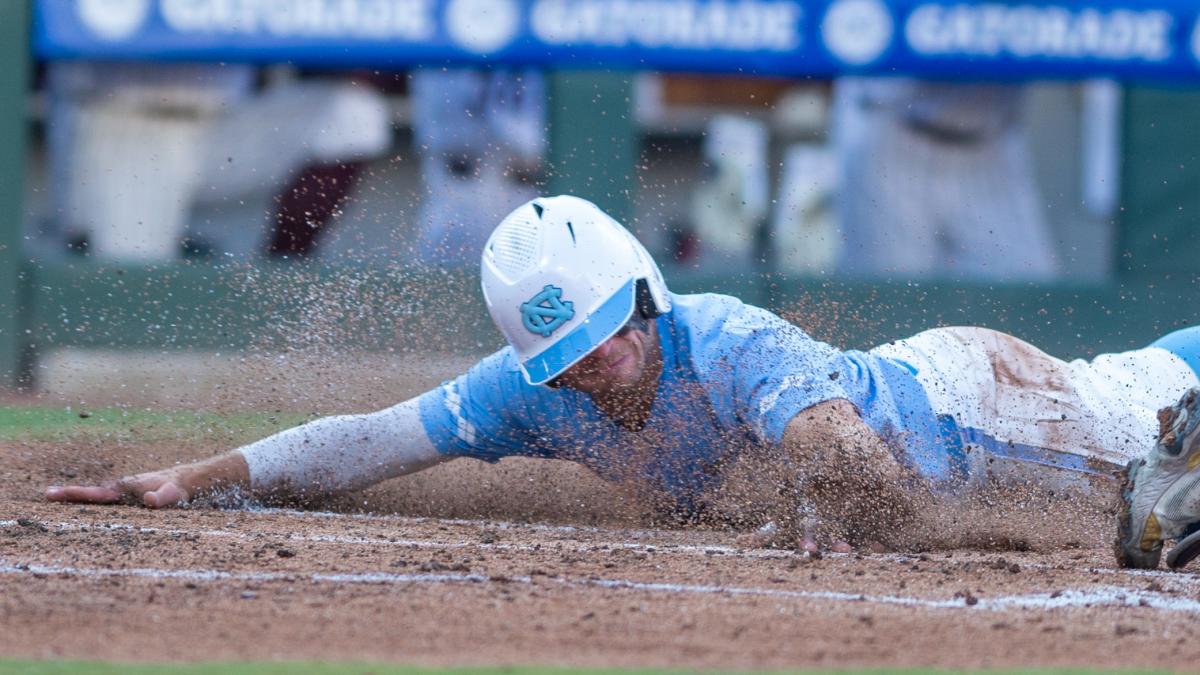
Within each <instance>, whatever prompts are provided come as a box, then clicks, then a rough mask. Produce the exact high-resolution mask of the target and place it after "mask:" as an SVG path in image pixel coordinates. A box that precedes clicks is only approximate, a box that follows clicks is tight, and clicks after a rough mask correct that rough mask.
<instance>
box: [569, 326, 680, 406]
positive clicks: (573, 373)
mask: <svg viewBox="0 0 1200 675" xmlns="http://www.w3.org/2000/svg"><path fill="white" fill-rule="evenodd" d="M657 335H658V332H657V330H656V329H655V326H654V322H653V321H651V322H650V323H648V324H645V325H644V326H642V327H638V326H636V324H627V325H626V326H625V327H624V328H622V329H621V330H620V331H618V332H617V334H616V335H614V336H612V337H610V338H609V339H607V340H605V341H604V342H603V343H601V344H600V346H599V347H597V348H596V349H595V351H593V352H592V353H591V354H588V355H587V356H586V357H584V359H583V360H582V361H580V362H579V363H577V364H575V365H573V366H571V368H570V370H568V371H567V372H565V373H563V374H562V376H560V377H559V383H560V384H562V385H565V386H567V387H570V388H572V389H577V390H579V391H582V392H584V393H586V394H592V395H597V394H600V395H603V394H613V393H617V392H618V391H620V390H623V389H629V388H632V387H635V386H637V385H638V384H642V383H643V380H645V379H646V378H647V377H648V376H650V375H652V373H651V372H650V370H651V369H650V368H649V366H650V365H651V362H652V359H653V358H654V357H655V356H656V354H657V352H656V351H655V349H654V346H655V339H656V336H657Z"/></svg>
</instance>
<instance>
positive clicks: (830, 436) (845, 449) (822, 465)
mask: <svg viewBox="0 0 1200 675" xmlns="http://www.w3.org/2000/svg"><path fill="white" fill-rule="evenodd" d="M783 448H784V451H785V453H786V455H787V456H788V458H789V459H790V460H791V462H792V463H793V466H794V467H795V469H796V475H797V483H796V491H797V495H796V497H797V500H798V502H799V503H798V505H797V506H798V507H800V509H799V513H800V515H799V517H798V518H797V519H796V522H795V523H794V524H793V533H794V536H796V537H797V538H799V539H801V540H802V544H803V545H805V546H810V547H811V546H813V545H814V543H815V542H814V539H816V538H818V537H820V538H823V539H824V540H825V543H840V542H843V541H851V542H855V543H859V544H865V543H878V542H894V541H896V540H897V532H898V530H899V529H900V528H902V527H903V526H904V525H905V524H906V523H908V522H910V521H912V520H913V519H914V517H915V516H916V515H917V514H918V513H919V512H920V508H921V505H922V500H923V499H925V498H926V497H928V495H927V493H925V492H923V491H922V490H921V489H914V484H917V483H918V482H917V481H914V480H913V476H912V474H911V472H910V471H909V470H907V469H906V468H905V467H904V466H903V465H901V464H900V462H899V461H897V460H896V458H895V456H894V455H893V454H892V452H891V450H890V449H889V448H888V447H887V445H886V444H885V443H884V442H883V440H882V439H881V438H879V436H878V435H876V434H875V431H874V430H873V429H871V427H870V426H868V425H867V423H866V422H864V421H863V419H862V417H861V416H859V414H858V409H857V408H855V407H854V405H853V404H851V403H850V402H849V401H846V400H843V399H835V400H832V401H826V402H824V403H820V404H817V405H815V406H812V407H810V408H808V409H807V410H804V411H802V412H800V413H799V414H797V415H796V416H795V417H794V418H792V420H791V421H790V422H789V423H788V426H787V428H786V430H785V431H784V435H783Z"/></svg>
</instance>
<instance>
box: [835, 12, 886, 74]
mask: <svg viewBox="0 0 1200 675" xmlns="http://www.w3.org/2000/svg"><path fill="white" fill-rule="evenodd" d="M893 32H894V26H893V23H892V14H891V12H889V11H888V8H887V7H886V6H885V5H884V4H883V3H882V2H880V0H836V1H835V2H834V3H833V4H832V5H830V6H829V11H827V12H825V19H824V20H823V21H822V22H821V37H822V39H823V40H824V41H825V47H826V48H827V49H828V50H829V53H831V54H833V55H834V56H835V57H836V58H838V59H841V60H842V61H843V62H845V63H847V64H849V65H852V66H862V65H866V64H868V63H871V62H872V61H874V60H876V59H878V58H879V57H880V56H882V55H883V53H884V52H885V51H886V50H887V48H888V46H889V45H890V44H891V43H892V34H893Z"/></svg>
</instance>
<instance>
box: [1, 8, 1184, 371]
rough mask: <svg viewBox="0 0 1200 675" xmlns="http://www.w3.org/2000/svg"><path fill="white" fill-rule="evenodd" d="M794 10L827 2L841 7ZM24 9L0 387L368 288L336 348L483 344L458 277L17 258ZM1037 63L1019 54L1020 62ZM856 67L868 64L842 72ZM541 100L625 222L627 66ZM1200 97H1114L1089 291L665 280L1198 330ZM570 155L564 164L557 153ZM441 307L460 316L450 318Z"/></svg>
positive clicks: (877, 336) (1053, 344)
mask: <svg viewBox="0 0 1200 675" xmlns="http://www.w3.org/2000/svg"><path fill="white" fill-rule="evenodd" d="M698 2H702V0H698ZM797 4H798V5H803V6H804V7H811V8H816V9H821V10H825V9H830V8H832V7H833V5H836V4H837V3H836V2H834V3H830V2H826V1H824V0H822V1H814V2H798V3H797ZM893 4H895V5H899V6H901V7H902V8H904V9H905V11H910V12H911V11H912V10H913V9H914V8H916V9H919V7H917V5H920V4H921V3H919V2H917V1H916V0H913V1H908V0H906V1H905V2H898V3H893ZM925 4H926V5H934V4H936V3H932V2H930V3H925ZM959 4H961V3H959ZM1025 4H1028V3H1025ZM1034 4H1036V5H1054V4H1061V3H1034ZM1096 4H1097V5H1098V6H1099V7H1100V8H1101V9H1104V8H1110V9H1111V8H1113V7H1115V6H1116V5H1118V4H1120V3H1114V2H1107V0H1106V1H1105V2H1097V3H1096ZM1152 4H1153V3H1150V4H1147V3H1140V4H1139V5H1136V6H1137V7H1141V8H1142V10H1143V11H1145V12H1153V11H1158V9H1162V11H1164V12H1173V13H1172V14H1171V16H1172V17H1174V18H1173V21H1175V22H1176V24H1177V25H1176V24H1172V25H1173V26H1174V28H1172V31H1173V32H1172V33H1171V39H1172V41H1173V42H1172V44H1180V45H1184V44H1188V45H1190V44H1191V43H1189V42H1188V40H1191V39H1193V38H1194V37H1195V33H1196V29H1195V26H1196V25H1197V15H1198V14H1200V10H1197V9H1194V8H1191V7H1189V6H1188V5H1186V4H1185V3H1179V2H1160V3H1158V5H1161V7H1160V8H1158V9H1156V7H1155V6H1151V5H1152ZM816 9H814V11H816ZM32 16H33V5H32V4H31V3H28V2H24V1H19V0H14V1H12V2H4V3H0V176H3V177H4V180H3V181H0V310H2V312H3V313H2V314H0V374H2V375H3V377H4V379H5V380H6V381H7V382H10V383H14V384H19V383H28V382H29V378H30V377H31V374H33V373H35V372H36V368H35V364H36V359H37V354H38V353H39V352H41V351H44V350H48V349H55V348H61V347H105V348H140V349H155V350H163V349H185V348H197V349H217V350H229V349H240V348H243V347H245V346H247V345H252V344H257V345H265V346H272V345H271V343H272V341H276V340H277V341H279V346H283V347H287V346H289V342H288V341H289V340H291V339H294V337H295V336H297V335H302V334H305V333H306V331H308V330H319V329H320V326H319V325H318V324H322V325H327V324H328V323H329V322H330V321H331V320H332V321H339V320H341V321H344V322H346V321H348V322H350V323H351V324H353V321H354V318H353V317H338V316H336V313H337V312H338V311H345V308H346V307H347V306H352V305H353V302H350V303H347V302H345V300H347V299H350V300H353V299H355V298H359V299H362V298H364V297H366V298H367V299H369V300H372V301H385V305H386V306H387V307H390V308H392V309H393V311H392V312H391V313H390V315H389V316H385V317H380V318H377V319H376V320H374V321H373V322H370V323H369V325H368V326H367V327H366V328H365V329H363V330H353V331H345V330H343V331H341V332H337V333H334V334H333V339H334V340H335V341H337V344H336V345H333V346H338V347H343V346H344V347H362V348H369V349H395V348H397V347H399V348H401V349H404V348H406V346H407V345H409V344H411V341H412V340H414V339H415V338H414V337H413V336H415V335H421V336H422V338H421V340H422V342H421V344H420V347H422V348H436V349H445V350H447V351H471V352H483V351H486V350H488V349H491V348H494V347H495V346H497V345H498V344H499V343H500V338H499V336H498V335H497V334H496V332H495V331H494V329H492V328H491V326H490V323H489V322H488V321H487V317H486V313H485V312H484V311H483V307H482V303H481V301H480V299H479V294H478V292H477V290H476V289H477V285H476V281H475V280H474V279H473V278H472V275H470V274H466V275H462V274H453V273H448V272H429V271H420V270H408V269H400V268H389V269H364V268H336V267H328V266H316V265H297V264H290V265H281V264H270V263H262V264H257V265H244V266H229V265H224V266H217V265H213V264H210V263H205V262H201V261H180V262H178V263H172V264H164V265H157V266H144V265H119V264H107V263H103V262H99V261H95V260H89V259H86V258H81V259H78V260H74V261H67V262H57V263H46V262H38V263H35V262H33V261H31V260H28V259H27V258H26V257H25V256H24V255H23V252H22V232H21V226H20V222H21V217H22V212H21V194H22V189H21V176H22V171H23V169H24V166H23V164H24V158H25V144H26V142H27V139H26V133H27V121H26V120H27V115H28V110H29V109H28V100H27V94H28V88H29V86H30V84H29V83H30V71H31V67H32V58H31V34H32V31H31V28H30V27H31V20H32ZM1150 19H1153V17H1150ZM1150 19H1147V21H1149V20H1150ZM1196 44H1197V45H1200V42H1196ZM1178 49H1180V50H1183V49H1185V48H1184V47H1179V48H1178ZM1187 49H1191V47H1187ZM1147 53H1149V52H1147ZM592 56H595V54H593V55H592ZM678 56H679V55H678V54H675V55H667V56H666V57H660V58H659V62H655V61H654V60H653V59H647V58H642V59H641V60H640V61H639V60H638V59H636V58H633V57H629V56H628V55H626V56H625V57H624V58H625V61H624V62H622V61H621V59H615V61H614V62H616V63H618V65H621V67H625V68H628V67H633V66H635V65H637V64H638V63H641V64H645V65H647V66H653V67H657V68H662V69H670V68H682V67H683V66H684V65H685V62H684V61H682V60H680V59H679V58H678ZM810 56H811V55H810ZM818 56H819V55H818ZM1176 56H1179V58H1177V59H1170V60H1169V61H1164V62H1163V63H1160V64H1158V67H1157V69H1156V68H1155V64H1154V63H1146V62H1145V59H1144V58H1143V59H1142V60H1141V61H1137V62H1131V63H1129V64H1125V65H1124V66H1122V67H1123V68H1126V69H1127V71H1128V72H1126V71H1125V70H1121V68H1118V67H1116V66H1104V64H1103V63H1101V64H1100V65H1099V66H1097V65H1096V63H1094V62H1093V63H1091V65H1090V66H1089V65H1088V63H1083V64H1082V65H1081V64H1079V63H1068V64H1066V65H1064V64H1062V63H1058V62H1056V61H1050V62H1048V63H1051V64H1052V66H1053V67H1049V68H1048V69H1047V70H1046V74H1047V75H1053V76H1057V77H1084V76H1088V75H1089V74H1110V75H1117V76H1122V77H1128V78H1132V79H1134V80H1137V79H1139V78H1149V79H1165V80H1175V81H1180V82H1184V83H1191V82H1192V81H1194V80H1195V79H1196V78H1197V77H1200V47H1197V48H1196V51H1195V54H1194V56H1189V55H1188V54H1186V53H1185V54H1182V55H1176ZM904 57H905V55H904V54H899V55H892V54H890V53H889V54H888V55H887V56H886V58H885V59H884V60H881V61H879V62H878V63H877V64H875V65H874V66H872V67H876V68H879V69H883V70H887V69H896V68H897V67H896V66H895V64H890V63H888V62H887V61H886V59H891V58H900V59H901V60H900V63H901V65H903V64H904V63H905V61H904V60H903V58H904ZM908 57H911V54H909V55H908ZM820 58H823V59H824V60H823V61H822V60H820ZM820 58H818V57H817V56H812V59H813V61H812V63H810V64H809V65H808V66H807V67H808V69H809V70H811V72H812V74H814V75H818V76H827V75H830V74H832V72H835V71H834V70H831V69H835V68H836V67H837V64H834V63H832V61H831V59H830V57H829V55H828V54H825V55H824V56H823V57H820ZM673 59H674V60H673ZM964 61H965V62H968V63H970V66H969V67H967V66H964V65H963V63H962V62H955V61H954V60H953V59H950V60H949V61H947V59H941V60H939V61H938V62H937V68H935V69H933V70H932V71H931V72H932V74H940V75H955V74H957V75H958V76H965V75H967V74H969V73H971V72H980V73H983V74H984V75H993V76H999V75H1003V74H1005V73H1008V74H1010V75H1011V73H1009V71H1005V70H1004V68H1009V67H1011V65H1012V64H1007V65H1005V64H1000V65H997V64H990V65H989V64H988V63H983V64H981V63H979V59H975V60H972V59H965V60H964ZM1093 61H1094V59H1093ZM748 63H751V64H753V65H754V66H755V68H751V70H754V72H776V74H779V73H778V71H779V70H780V68H781V66H778V65H776V66H772V65H771V64H772V63H784V66H782V68H783V69H784V70H786V68H790V67H792V66H790V65H788V64H789V63H790V62H786V61H784V62H770V61H767V60H762V59H759V60H756V61H755V60H752V61H749V62H748ZM1035 65H1036V64H1035ZM700 66H701V67H699V69H701V70H719V69H720V68H718V67H717V66H714V65H713V64H712V63H711V62H707V61H706V62H704V63H702V64H700ZM842 67H845V64H842ZM1030 67H1032V66H1028V64H1026V69H1027V70H1028V68H1030ZM939 68H940V69H942V70H941V71H939V70H938V69H939ZM956 68H957V69H958V70H955V69H956ZM989 68H991V70H989ZM1188 68H1193V69H1194V70H1196V73H1191V72H1190V71H1189V70H1188ZM945 69H950V70H949V71H946V70H945ZM726 70H728V68H726ZM734 70H736V69H734ZM797 70H798V72H799V71H804V68H799V67H798V68H797ZM866 70H869V68H858V69H853V68H852V69H851V71H853V72H858V71H864V72H865V71H866ZM900 70H903V68H900ZM915 70H916V71H917V72H921V71H920V69H919V68H916V69H915ZM1012 72H1016V71H1012ZM785 74H787V73H785ZM793 74H797V73H793ZM551 94H552V96H553V106H552V110H553V111H554V112H553V113H552V119H551V130H550V133H551V165H552V166H556V167H559V170H558V171H557V172H555V173H554V175H553V178H552V182H551V185H550V189H551V190H552V191H562V192H570V191H577V190H582V191H585V192H587V193H589V194H606V195H608V196H609V197H610V198H611V199H610V201H609V203H607V204H606V206H608V207H609V208H610V209H612V210H614V211H615V212H616V214H617V215H619V216H620V215H626V214H628V212H629V208H630V204H629V195H630V194H631V192H632V184H631V182H632V178H631V175H630V172H629V171H628V167H630V166H632V165H633V162H634V161H635V152H636V148H635V142H634V133H635V131H634V129H633V128H632V122H631V121H630V116H629V115H628V114H627V113H628V110H627V106H628V97H629V85H628V81H627V78H624V77H622V76H620V75H619V74H617V75H614V74H610V73H606V72H603V71H599V70H593V71H589V72H586V73H585V72H563V71H556V74H554V75H553V76H552V79H551ZM1197 103H1198V101H1197V97H1196V95H1195V94H1193V93H1191V92H1189V91H1186V90H1184V89H1171V88H1163V87H1161V86H1158V85H1155V86H1154V87H1136V86H1134V87H1128V88H1127V89H1126V94H1125V104H1124V113H1125V116H1124V133H1123V143H1124V155H1125V157H1126V158H1127V159H1126V161H1125V163H1124V165H1123V170H1122V195H1121V203H1122V205H1123V211H1122V214H1121V217H1120V222H1119V223H1118V231H1119V241H1118V242H1117V246H1116V249H1117V255H1118V256H1119V260H1118V261H1117V265H1116V267H1117V270H1118V272H1117V275H1116V277H1115V279H1114V280H1113V281H1110V282H1105V283H1099V284H1086V285H1071V284H1069V283H1063V284H1055V285H1029V284H1016V285H995V284H930V283H921V284H917V283H909V282H904V281H897V282H892V283H884V284H864V283H847V282H842V281H837V280H823V279H807V278H789V277H786V276H781V275H776V274H771V273H769V272H761V273H759V272H756V273H736V274H735V273H722V271H707V272H706V271H699V272H698V271H690V272H684V271H682V270H672V271H669V272H668V276H669V282H670V284H671V286H672V287H673V289H674V290H677V291H684V292H686V291H699V290H720V291H723V292H731V293H735V294H738V295H740V296H741V297H743V298H745V299H746V300H747V301H750V302H754V303H757V304H761V305H764V306H767V307H770V308H772V309H776V310H778V311H781V312H784V313H785V314H788V315H789V316H792V317H793V318H795V319H797V320H798V321H800V322H801V323H803V324H804V325H805V326H806V327H807V328H809V329H810V331H811V332H813V333H814V334H815V335H816V336H818V337H822V338H825V339H830V340H834V341H836V342H838V343H839V344H842V345H845V346H848V347H868V346H871V345H874V344H877V343H880V342H883V341H887V340H890V339H895V338H898V337H902V336H904V335H906V334H910V333H912V332H914V331H917V330H921V329H923V328H927V327H932V326H935V325H946V324H973V325H982V326H988V327H993V328H997V329H1001V330H1005V331H1008V332H1010V333H1013V334H1015V335H1018V336H1020V337H1023V338H1026V339H1028V340H1030V341H1032V342H1034V343H1036V344H1038V345H1039V346H1042V347H1043V348H1045V349H1047V350H1048V351H1051V352H1053V353H1056V354H1059V355H1063V356H1073V355H1087V354H1091V353H1095V352H1097V351H1102V350H1116V349H1123V348H1128V347H1134V346H1138V345H1142V344H1145V343H1147V342H1149V341H1150V340H1152V339H1153V338H1154V337H1156V336H1158V335H1161V334H1162V333H1165V332H1167V331H1169V330H1171V329H1173V328H1176V327H1179V326H1182V325H1188V324H1196V323H1200V286H1198V285H1197V282H1198V279H1200V274H1198V270H1200V234H1198V230H1200V228H1197V227H1195V226H1193V225H1192V222H1193V221H1192V214H1194V213H1197V212H1200V166H1198V165H1197V164H1198V163H1197V162H1196V161H1195V158H1196V157H1197V156H1200V138H1197V137H1198V136H1200V134H1195V132H1194V131H1193V130H1192V127H1193V125H1194V122H1193V119H1192V118H1193V116H1194V114H1193V112H1192V111H1196V110H1200V105H1197ZM568 157H569V158H570V159H571V160H572V161H570V162H564V161H559V160H561V159H563V158H568ZM364 294H365V295H364ZM322 308H325V309H328V311H329V312H330V313H331V314H333V315H334V316H333V317H332V319H331V318H330V316H325V317H322V316H321V315H320V311H321V310H322ZM451 308H453V314H454V316H452V317H447V316H446V314H447V312H448V311H450V309H451ZM447 322H453V323H454V325H455V329H454V330H443V329H440V328H437V327H442V326H445V325H446V323H447ZM431 327H435V329H434V330H431ZM431 336H432V337H431Z"/></svg>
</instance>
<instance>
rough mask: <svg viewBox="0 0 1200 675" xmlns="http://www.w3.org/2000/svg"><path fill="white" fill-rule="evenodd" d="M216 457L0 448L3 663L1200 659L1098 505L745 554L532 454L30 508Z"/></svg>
mask: <svg viewBox="0 0 1200 675" xmlns="http://www.w3.org/2000/svg"><path fill="white" fill-rule="evenodd" d="M219 441H220V439H215V440H214V439H209V440H204V441H201V440H198V439H189V440H184V441H182V442H163V441H161V440H157V441H153V442H143V441H138V440H137V438H136V436H134V437H124V436H122V437H120V438H99V437H97V438H92V439H89V440H78V439H76V440H73V441H71V442H69V443H53V442H48V441H19V442H0V655H3V656H8V657H25V658H79V659H108V660H132V661H164V660H165V661H184V660H187V661H190V660H248V659H253V660H259V659H289V660H297V659H313V660H354V661H397V662H406V663H414V664H429V665H450V664H487V665H497V664H562V665H587V666H662V667H690V668H720V669H730V668H737V669H782V668H800V667H824V668H830V667H838V668H843V667H858V666H935V667H946V668H948V667H968V668H977V667H1014V666H1031V665H1037V666H1092V667H1104V668H1138V669H1150V668H1165V669H1178V670H1191V669H1194V667H1195V664H1196V663H1197V662H1200V641H1198V640H1197V628H1196V626H1197V618H1198V617H1200V577H1198V576H1196V575H1195V574H1192V573H1189V572H1184V573H1172V572H1167V571H1159V572H1132V571H1119V570H1116V569H1114V568H1113V562H1112V556H1111V552H1110V541H1111V537H1112V528H1111V521H1110V519H1109V515H1108V514H1107V513H1106V508H1107V507H1106V505H1105V504H1104V503H1103V500H1098V501H1096V503H1088V504H1064V503H1063V502H1062V500H1058V501H1053V500H1052V501H1050V502H1042V501H1038V500H1036V499H1028V498H1026V497H1025V496H1021V497H1020V498H1019V499H1018V498H1012V499H1008V500H1006V501H1003V502H1000V501H994V502H990V503H984V504H982V505H981V506H982V508H977V509H975V510H973V511H969V512H968V511H964V512H963V513H961V514H960V516H959V517H957V518H948V519H946V520H945V522H944V523H942V525H944V531H942V532H941V533H940V536H938V537H933V538H930V539H929V541H927V542H926V543H925V544H924V545H923V546H922V547H921V549H920V550H913V551H908V552H903V553H858V554H854V553H852V554H826V555H823V556H820V557H812V556H809V555H806V554H803V553H796V552H793V551H789V550H770V549H753V548H744V547H741V546H739V542H740V541H742V538H741V533H738V532H734V531H729V530H721V529H699V528H693V529H663V528H662V526H661V525H657V526H655V525H653V524H652V523H651V522H649V521H647V520H646V518H645V516H644V515H643V514H642V513H641V512H640V511H639V509H637V508H633V507H630V506H629V505H628V501H627V500H626V499H625V498H624V497H623V495H622V493H621V492H620V491H619V490H615V489H613V487H612V486H610V485H607V484H605V483H603V482H602V481H600V480H598V479H597V478H595V477H594V476H592V475H590V474H589V473H588V472H587V471H586V470H584V469H581V468H578V467H575V466H573V465H569V464H565V463H561V462H559V463H554V462H546V461H538V460H519V459H517V460H505V461H503V462H501V463H500V464H499V465H496V466H488V465H483V464H482V463H479V462H472V461H467V460H460V461H457V462H451V463H449V464H447V465H443V466H441V467H438V468H436V469H434V470H431V471H430V472H427V473H425V474H421V475H418V476H413V477H408V478H402V479H397V480H394V481H391V482H389V483H385V484H383V485H381V486H378V487H376V488H374V489H372V490H368V491H366V492H363V493H359V494H357V495H353V496H350V497H346V498H342V499H340V500H337V501H335V502H332V503H328V504H324V505H321V506H320V507H319V508H320V509H321V510H320V511H316V510H312V511H289V510H257V511H249V510H219V509H217V508H214V507H211V506H197V507H192V508H188V509H177V510H167V511H161V512H152V511H148V510H145V509H141V508H136V507H129V506H75V505H54V504H47V503H44V502H43V501H42V500H41V498H40V493H41V490H42V489H43V488H44V487H45V486H46V485H49V484H58V483H63V482H76V483H84V482H89V481H96V480H103V479H105V478H108V477H111V476H114V475H118V474H123V473H127V472H134V471H140V470H145V469H149V468H153V467H157V466H161V465H165V464H170V463H173V462H177V461H184V460H190V459H194V458H197V457H202V456H206V455H210V454H213V453H214V452H217V451H219V450H222V449H224V447H214V445H220V442H219ZM1001 507H1007V508H1001ZM1068 514H1070V518H1068V517H1067V515H1068ZM1056 527H1057V529H1055V528H1056Z"/></svg>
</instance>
